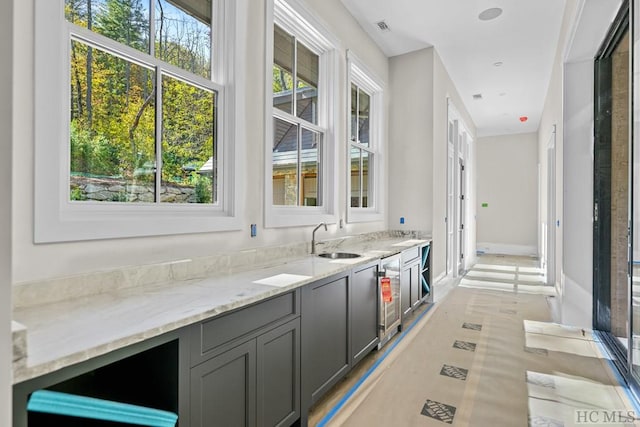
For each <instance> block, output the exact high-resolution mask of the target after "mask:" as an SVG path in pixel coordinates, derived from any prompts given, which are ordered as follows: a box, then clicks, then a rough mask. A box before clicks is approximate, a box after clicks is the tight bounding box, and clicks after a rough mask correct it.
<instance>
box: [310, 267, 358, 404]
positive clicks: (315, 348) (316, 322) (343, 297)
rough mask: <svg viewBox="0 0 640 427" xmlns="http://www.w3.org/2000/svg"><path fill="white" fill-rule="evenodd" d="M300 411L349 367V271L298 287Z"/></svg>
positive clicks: (314, 400) (337, 379)
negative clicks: (300, 340) (300, 319)
mask: <svg viewBox="0 0 640 427" xmlns="http://www.w3.org/2000/svg"><path fill="white" fill-rule="evenodd" d="M301 312H302V316H301V318H302V322H301V327H302V330H301V334H302V335H301V339H302V346H301V347H302V411H303V414H306V411H307V410H308V409H309V407H310V406H311V405H312V404H313V403H315V402H316V401H317V400H318V399H319V398H320V397H321V396H322V395H323V394H324V393H325V392H326V391H328V390H329V389H330V388H331V387H332V386H333V385H334V384H335V383H337V382H338V381H339V380H340V379H341V378H342V377H343V376H344V375H345V374H346V373H347V372H348V371H349V367H350V364H349V361H350V355H349V353H350V352H349V349H350V334H349V330H350V329H349V328H350V321H349V275H348V273H345V274H343V275H337V276H332V277H329V278H326V279H323V280H320V281H318V282H314V283H311V284H309V285H306V286H305V287H304V288H302V295H301Z"/></svg>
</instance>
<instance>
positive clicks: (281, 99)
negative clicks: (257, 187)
mask: <svg viewBox="0 0 640 427" xmlns="http://www.w3.org/2000/svg"><path fill="white" fill-rule="evenodd" d="M319 69H320V56H319V55H318V54H316V53H314V52H312V51H311V50H310V49H309V48H307V47H306V46H305V45H304V44H303V43H302V42H300V41H298V40H297V39H296V38H295V37H294V36H293V35H291V34H289V33H287V32H286V31H285V30H283V29H282V28H280V27H279V26H278V25H274V34H273V83H272V84H273V149H272V158H273V171H272V174H273V204H274V205H279V206H321V205H322V187H321V186H320V183H321V178H320V177H321V172H322V169H323V165H322V141H323V139H324V138H325V131H324V129H323V128H321V127H319V126H318V80H319Z"/></svg>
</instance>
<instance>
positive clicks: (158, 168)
mask: <svg viewBox="0 0 640 427" xmlns="http://www.w3.org/2000/svg"><path fill="white" fill-rule="evenodd" d="M155 105H156V129H155V138H156V141H155V142H156V181H155V184H156V203H160V192H161V191H162V70H161V69H160V67H156V102H155Z"/></svg>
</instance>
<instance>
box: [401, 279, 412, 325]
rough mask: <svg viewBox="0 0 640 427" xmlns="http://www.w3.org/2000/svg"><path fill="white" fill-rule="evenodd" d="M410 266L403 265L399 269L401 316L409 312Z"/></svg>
mask: <svg viewBox="0 0 640 427" xmlns="http://www.w3.org/2000/svg"><path fill="white" fill-rule="evenodd" d="M411 306H412V304H411V267H403V268H402V270H401V271H400V307H401V309H402V317H404V316H406V315H408V314H409V313H410V312H411Z"/></svg>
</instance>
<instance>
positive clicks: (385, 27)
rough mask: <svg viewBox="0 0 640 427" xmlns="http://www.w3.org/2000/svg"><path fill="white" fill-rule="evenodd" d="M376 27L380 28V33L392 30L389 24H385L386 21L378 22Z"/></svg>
mask: <svg viewBox="0 0 640 427" xmlns="http://www.w3.org/2000/svg"><path fill="white" fill-rule="evenodd" d="M376 25H377V26H378V29H379V30H380V31H391V28H389V26H388V25H387V23H386V22H384V21H379V22H376Z"/></svg>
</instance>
